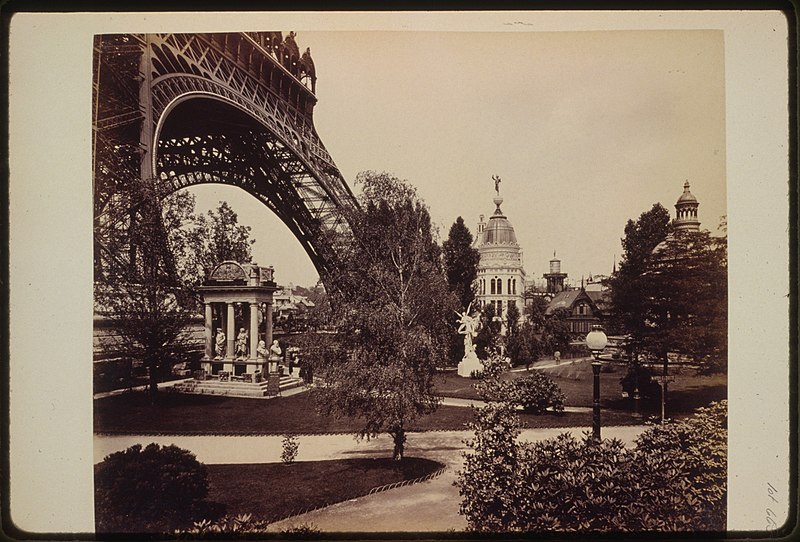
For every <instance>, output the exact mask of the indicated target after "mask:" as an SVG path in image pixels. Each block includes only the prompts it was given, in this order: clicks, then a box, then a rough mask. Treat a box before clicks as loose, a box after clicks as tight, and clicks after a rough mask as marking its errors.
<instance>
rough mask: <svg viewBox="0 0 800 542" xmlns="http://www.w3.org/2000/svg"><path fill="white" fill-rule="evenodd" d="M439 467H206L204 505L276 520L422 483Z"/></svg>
mask: <svg viewBox="0 0 800 542" xmlns="http://www.w3.org/2000/svg"><path fill="white" fill-rule="evenodd" d="M443 466H444V465H443V464H442V463H439V462H437V461H432V460H430V459H423V458H418V457H406V458H404V459H403V460H402V461H395V460H393V459H391V458H360V459H341V460H334V461H303V462H298V463H293V464H291V465H284V464H282V463H266V464H238V465H207V467H208V478H209V486H210V487H209V493H208V500H209V501H212V502H215V503H219V504H221V505H223V507H224V513H225V514H228V515H237V514H252V515H253V518H255V519H262V520H266V521H276V520H278V519H281V518H283V517H286V516H288V515H293V514H295V513H299V512H301V511H303V510H306V509H309V508H315V507H318V506H324V505H329V504H333V503H337V502H342V501H346V500H349V499H354V498H356V497H359V496H361V495H366V494H367V493H369V491H370V490H371V489H373V488H377V487H380V486H384V485H386V484H392V483H395V482H402V481H404V480H413V479H416V478H421V477H423V476H426V475H428V474H431V473H433V472H435V471H436V470H438V469H439V468H441V467H443ZM277 488H280V489H279V490H278V489H277Z"/></svg>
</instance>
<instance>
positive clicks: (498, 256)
mask: <svg viewBox="0 0 800 542" xmlns="http://www.w3.org/2000/svg"><path fill="white" fill-rule="evenodd" d="M492 179H493V180H494V189H495V197H494V199H493V200H492V201H493V202H494V205H495V210H494V212H493V213H492V214H491V215H490V216H489V219H488V220H487V221H486V222H484V220H483V215H481V219H480V222H479V223H478V234H477V235H476V237H475V248H477V249H478V253H479V254H480V262H479V264H478V276H477V279H476V289H477V295H476V298H477V300H478V304H479V305H480V306H481V307H485V306H486V305H487V304H493V305H494V306H495V314H496V315H497V317H498V318H500V319H504V318H505V316H506V312H507V310H508V307H509V306H511V305H516V308H517V309H518V311H519V312H520V313H522V312H523V310H524V308H525V307H524V302H525V297H524V294H525V270H524V268H523V263H522V249H521V248H520V246H519V243H518V242H517V235H516V233H515V232H514V226H512V225H511V222H510V221H509V220H508V218H507V217H506V215H505V214H504V213H503V210H502V209H501V208H500V205H502V203H503V197H502V196H501V195H500V182H501V180H500V177H497V176H494V177H492Z"/></svg>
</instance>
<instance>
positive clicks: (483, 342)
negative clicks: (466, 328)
mask: <svg viewBox="0 0 800 542" xmlns="http://www.w3.org/2000/svg"><path fill="white" fill-rule="evenodd" d="M502 327H503V322H502V321H501V320H500V319H499V318H497V311H496V309H495V307H494V305H493V304H492V303H487V304H486V305H484V306H483V308H481V318H480V327H479V328H478V336H477V337H475V353H476V354H477V355H478V357H479V358H480V359H488V357H489V356H490V355H491V354H492V352H493V351H494V350H495V349H497V348H498V347H499V346H500V330H501V328H502Z"/></svg>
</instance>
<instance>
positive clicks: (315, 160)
mask: <svg viewBox="0 0 800 542" xmlns="http://www.w3.org/2000/svg"><path fill="white" fill-rule="evenodd" d="M104 38H105V39H104ZM293 43H294V41H293V33H292V34H291V35H290V36H287V37H286V38H283V37H282V35H281V33H276V32H261V33H239V34H158V35H143V36H133V35H124V36H98V37H97V39H96V40H95V55H96V59H95V87H94V93H95V116H94V136H95V137H94V141H93V142H94V153H95V154H94V158H95V164H94V166H95V167H94V171H95V174H94V189H95V224H96V227H95V244H96V252H95V269H96V274H97V270H98V267H99V268H102V256H98V253H109V252H111V251H110V250H109V249H108V246H112V247H113V246H123V245H125V243H124V242H122V243H119V242H117V243H116V244H114V243H107V242H108V239H105V238H104V233H105V234H107V233H108V232H107V231H105V232H104V230H103V227H101V226H100V225H101V224H107V223H108V222H111V223H114V224H117V223H119V222H120V220H119V219H118V218H115V219H113V220H109V219H108V216H105V217H104V211H106V210H107V209H105V207H106V206H107V204H108V202H110V201H113V200H114V199H115V198H116V199H118V200H119V199H120V198H119V196H120V195H121V194H124V192H125V191H126V186H125V178H126V176H127V177H128V178H131V177H133V178H135V177H139V178H140V179H143V180H144V181H145V182H152V183H153V184H154V185H155V186H154V193H156V194H157V195H158V197H162V198H163V197H164V196H166V195H167V194H169V193H171V192H173V191H175V190H178V189H181V188H185V187H188V186H192V185H196V184H201V183H222V184H228V185H233V186H237V187H239V188H241V189H243V190H245V191H246V192H248V193H250V194H251V195H253V196H254V197H256V198H257V199H258V200H259V201H261V202H262V203H263V204H264V205H265V206H266V207H267V208H269V209H270V210H271V211H272V212H274V213H275V214H276V215H277V216H278V217H279V218H280V219H281V220H282V221H283V222H284V224H286V226H287V227H288V228H289V230H290V231H291V232H292V233H293V234H294V235H295V236H296V237H297V239H298V240H299V242H300V243H301V245H302V246H303V248H304V249H305V250H306V252H307V254H308V255H309V257H310V259H311V261H312V262H313V264H314V265H315V267H316V268H317V270H318V271H319V273H320V276H321V277H323V280H324V279H325V277H326V276H327V275H328V274H329V273H332V272H334V270H335V268H336V266H337V260H338V257H339V254H340V251H341V250H343V249H344V247H345V245H346V240H347V237H348V236H349V233H350V230H349V225H348V224H347V221H346V215H347V209H349V208H353V207H354V206H356V202H355V199H354V197H353V195H352V192H351V191H350V188H349V187H348V186H347V184H346V182H345V181H344V179H343V178H342V176H341V174H340V172H339V171H338V169H337V168H336V165H335V164H334V162H333V160H332V159H331V157H330V155H329V154H328V153H327V151H326V150H325V147H324V145H323V144H322V142H321V140H320V138H319V136H318V135H317V133H316V130H315V128H314V125H313V107H314V105H315V104H316V97H315V95H314V93H313V92H312V90H313V88H314V86H315V82H316V76H315V73H314V67H313V61H311V58H310V54H309V52H308V51H307V52H306V54H305V55H303V56H302V57H301V56H300V55H299V51H298V50H297V48H296V46H295V47H294V48H293V47H291V45H292V44H293ZM134 62H138V73H137V74H136V76H137V79H138V80H137V81H135V82H133V81H131V75H132V74H133V71H134V70H133V69H132V67H131V66H132V64H133V63H134ZM104 68H105V71H103V69H104ZM125 68H127V69H125ZM115 71H116V72H118V73H115V74H113V75H109V72H115ZM309 83H310V84H311V87H312V88H311V89H309V88H308V84H309ZM134 138H136V139H138V141H136V140H134ZM121 165H122V166H124V167H125V168H127V171H126V172H125V173H122V174H120V173H119V172H116V174H115V172H114V171H113V170H114V169H115V167H117V168H118V167H121ZM121 199H122V201H123V204H124V202H126V201H128V200H126V199H125V198H124V197H123V198H121ZM109 214H110V213H105V215H109ZM122 216H125V213H122ZM122 221H124V219H123V220H122ZM127 222H128V224H127V228H125V227H123V228H122V231H123V233H126V232H129V231H131V230H133V227H134V225H135V217H134V214H132V213H129V214H128V216H127ZM117 233H118V232H117ZM106 237H107V235H106ZM123 237H124V235H123ZM128 237H129V243H128V246H127V247H126V248H127V252H126V254H127V255H128V256H129V257H130V258H134V257H135V254H136V252H135V247H134V246H132V245H133V241H131V240H132V239H134V236H133V235H130V234H129V235H128ZM104 243H107V245H108V246H107V245H106V244H104ZM98 246H99V247H101V249H103V248H104V249H105V252H103V250H100V249H98V248H97V247H98ZM106 256H107V254H106ZM115 257H119V254H117V255H115ZM98 260H100V263H98ZM128 263H129V264H130V263H131V262H128ZM101 270H102V269H101Z"/></svg>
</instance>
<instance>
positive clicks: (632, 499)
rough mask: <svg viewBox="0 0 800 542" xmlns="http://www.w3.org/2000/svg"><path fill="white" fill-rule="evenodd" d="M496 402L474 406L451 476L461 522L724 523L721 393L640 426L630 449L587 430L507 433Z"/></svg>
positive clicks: (540, 526) (571, 526) (508, 421)
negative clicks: (676, 418) (462, 453)
mask: <svg viewBox="0 0 800 542" xmlns="http://www.w3.org/2000/svg"><path fill="white" fill-rule="evenodd" d="M498 405H502V403H491V404H489V405H487V407H484V408H483V409H481V410H480V411H479V414H478V422H477V423H476V424H475V429H476V438H475V440H473V441H470V442H468V445H469V446H470V447H471V448H472V449H473V450H474V453H468V454H466V459H467V461H466V463H465V469H464V471H463V472H460V473H459V479H458V481H457V482H456V483H457V485H458V486H459V488H460V493H461V495H462V497H463V498H464V500H463V502H462V504H461V513H462V514H464V515H465V516H466V518H467V521H468V524H469V528H470V529H473V530H476V531H484V532H498V531H516V532H529V531H551V530H561V531H581V532H585V531H603V532H605V531H703V530H706V531H723V530H724V529H725V526H726V511H725V510H726V496H727V486H726V484H727V463H726V460H727V448H726V446H727V402H725V401H723V402H721V403H712V405H711V406H710V407H709V408H706V409H699V410H698V411H697V414H696V415H695V416H693V417H692V418H689V419H687V420H684V421H680V422H674V423H669V424H665V425H661V426H656V427H653V428H651V429H648V430H646V431H645V432H643V433H642V434H641V435H640V436H639V438H638V439H637V441H636V448H634V449H631V450H628V449H626V448H625V447H624V446H623V445H622V443H621V442H620V441H618V440H613V439H612V440H609V439H606V440H601V441H599V442H597V441H594V440H592V439H591V438H590V437H589V435H588V433H587V434H585V435H584V438H583V440H582V441H578V440H577V439H575V438H574V437H572V436H571V435H569V434H567V433H565V434H562V435H560V436H558V437H557V438H554V439H547V440H544V441H541V442H534V443H527V442H525V443H516V441H515V438H516V435H517V434H518V432H519V431H518V421H517V420H516V415H514V413H513V411H509V410H508V409H505V410H503V409H502V408H499V406H498ZM492 422H494V425H492ZM515 428H516V429H515ZM495 477H496V478H497V480H495V479H494V478H495Z"/></svg>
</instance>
